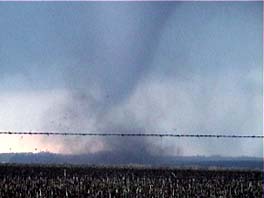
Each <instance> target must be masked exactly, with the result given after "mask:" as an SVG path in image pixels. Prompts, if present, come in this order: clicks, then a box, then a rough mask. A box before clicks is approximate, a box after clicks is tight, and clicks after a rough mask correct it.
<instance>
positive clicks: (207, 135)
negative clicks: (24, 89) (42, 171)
mask: <svg viewBox="0 0 264 198" xmlns="http://www.w3.org/2000/svg"><path fill="white" fill-rule="evenodd" d="M0 135H47V136H50V135H53V136H120V137H125V136H126V137H132V136H137V137H142V136H143V137H175V138H248V139H249V138H259V139H264V136H263V135H224V134H174V133H99V132H92V133H79V132H76V133H73V132H68V133H65V132H64V133H60V132H32V131H30V132H25V131H20V132H19V131H0Z"/></svg>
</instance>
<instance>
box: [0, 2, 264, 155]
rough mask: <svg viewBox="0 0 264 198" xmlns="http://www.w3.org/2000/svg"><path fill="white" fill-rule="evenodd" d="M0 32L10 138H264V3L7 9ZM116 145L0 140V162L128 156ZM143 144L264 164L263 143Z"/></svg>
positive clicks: (1, 94) (2, 104)
mask: <svg viewBox="0 0 264 198" xmlns="http://www.w3.org/2000/svg"><path fill="white" fill-rule="evenodd" d="M0 27H1V31H0V130H10V131H12V130H19V131H27V130H33V131H35V130H54V131H63V132H65V131H71V132H72V131H78V132H80V131H82V132H83V131H89V130H92V131H102V130H103V131H107V130H109V131H118V132H123V131H124V132H131V131H135V130H136V131H139V132H152V131H155V132H175V133H202V134H206V133H223V134H231V133H232V134H237V135H244V134H249V135H251V134H257V135H261V134H262V92H261V88H262V58H263V57H262V53H263V51H262V31H263V26H262V2H167V3H162V2H158V3H157V2H156V3H153V2H38V3H33V2H26V3H25V2H24V3H14V2H0ZM76 141H77V142H78V145H80V146H77V147H75V146H72V147H69V146H68V145H73V144H75V143H76ZM109 141H110V142H111V143H109V142H108V141H107V140H104V139H92V138H89V139H88V138H87V139H85V138H82V139H74V140H73V139H67V140H65V139H63V140H60V139H49V138H42V137H20V136H19V137H18V136H14V137H8V136H0V152H9V151H17V152H21V151H34V149H35V148H38V150H49V151H52V152H70V153H78V152H96V151H100V150H107V149H111V150H116V149H117V147H120V148H123V146H124V147H125V146H126V145H127V140H124V143H120V142H118V141H123V140H118V141H116V140H115V141H114V140H113V141H112V140H109ZM117 142H118V143H117ZM117 144H120V145H118V146H117ZM87 145H89V146H87ZM142 145H144V146H143V147H144V150H145V152H146V153H159V154H160V152H162V153H166V154H173V155H175V154H181V155H197V154H200V155H214V154H220V155H232V156H238V155H239V156H240V155H250V156H262V155H261V154H262V143H261V140H219V139H217V140H213V139H212V140H211V139H210V140H208V139H207V140H206V139H205V140H201V139H190V140H188V139H173V140H170V139H162V140H160V139H144V141H142V142H141V141H139V142H138V141H132V143H131V145H130V146H131V147H132V148H133V147H138V146H142ZM128 150H129V149H128Z"/></svg>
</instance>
